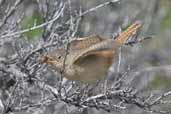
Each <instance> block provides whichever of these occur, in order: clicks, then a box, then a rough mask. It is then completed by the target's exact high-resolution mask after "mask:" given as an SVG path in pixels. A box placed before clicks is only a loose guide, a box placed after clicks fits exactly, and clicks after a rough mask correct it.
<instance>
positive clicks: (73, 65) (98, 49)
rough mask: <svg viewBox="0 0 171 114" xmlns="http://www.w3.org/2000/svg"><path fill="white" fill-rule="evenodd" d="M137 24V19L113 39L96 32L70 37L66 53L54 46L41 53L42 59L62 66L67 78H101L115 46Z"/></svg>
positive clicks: (120, 43) (80, 79)
mask: <svg viewBox="0 0 171 114" xmlns="http://www.w3.org/2000/svg"><path fill="white" fill-rule="evenodd" d="M140 27H141V23H140V22H139V21H137V22H135V23H133V24H132V25H131V26H130V27H128V28H127V29H126V30H125V31H123V32H122V33H121V34H120V35H119V36H118V37H117V38H116V39H115V40H113V39H105V38H102V37H100V36H98V35H91V36H89V37H83V38H79V39H77V40H73V41H71V42H70V46H69V49H68V54H67V55H66V50H65V49H63V48H62V49H57V50H55V51H54V52H53V54H49V55H48V56H46V57H44V58H43V59H42V63H46V64H51V65H53V66H55V68H56V70H57V71H62V70H63V76H64V77H66V78H68V79H69V80H74V81H80V82H83V83H93V82H97V81H99V80H103V79H105V77H106V75H107V72H108V69H109V67H110V66H111V64H112V62H113V61H112V60H113V57H114V56H115V55H117V54H118V48H119V47H121V46H122V45H123V44H124V43H125V42H126V41H127V40H128V39H129V38H130V37H131V36H133V35H135V33H136V32H137V30H138V29H139V28H140ZM65 56H66V59H65V65H64V58H65ZM63 66H65V68H64V67H63Z"/></svg>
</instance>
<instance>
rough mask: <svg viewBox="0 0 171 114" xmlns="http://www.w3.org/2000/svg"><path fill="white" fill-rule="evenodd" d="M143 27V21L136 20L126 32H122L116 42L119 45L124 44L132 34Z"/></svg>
mask: <svg viewBox="0 0 171 114" xmlns="http://www.w3.org/2000/svg"><path fill="white" fill-rule="evenodd" d="M140 27H141V22H140V21H136V22H135V23H133V24H132V25H131V26H130V27H128V28H127V29H126V30H125V31H124V32H122V33H121V34H120V35H119V36H118V37H117V38H116V40H115V41H116V42H117V44H118V45H123V44H124V43H125V42H126V41H127V40H128V39H129V38H130V37H131V36H133V35H134V34H136V32H137V30H138V29H139V28H140Z"/></svg>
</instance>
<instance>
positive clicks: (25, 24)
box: [21, 12, 43, 40]
mask: <svg viewBox="0 0 171 114" xmlns="http://www.w3.org/2000/svg"><path fill="white" fill-rule="evenodd" d="M42 23H43V19H42V16H41V15H40V13H38V12H34V13H33V15H32V16H30V17H25V18H24V19H23V21H22V22H21V26H22V28H23V29H28V28H31V27H34V26H36V25H40V24H42ZM42 32H43V29H42V28H38V29H35V30H32V31H28V32H25V33H24V35H25V36H26V37H27V38H28V40H36V39H37V38H40V37H41V35H42Z"/></svg>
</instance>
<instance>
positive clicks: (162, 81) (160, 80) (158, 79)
mask: <svg viewBox="0 0 171 114" xmlns="http://www.w3.org/2000/svg"><path fill="white" fill-rule="evenodd" d="M150 85H151V87H153V88H161V87H164V88H168V89H170V88H171V78H170V77H167V76H165V75H157V76H155V78H154V79H153V80H152V82H151V84H150Z"/></svg>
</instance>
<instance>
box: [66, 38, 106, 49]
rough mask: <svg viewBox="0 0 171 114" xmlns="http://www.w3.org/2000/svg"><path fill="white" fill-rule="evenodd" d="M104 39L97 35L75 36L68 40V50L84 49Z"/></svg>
mask: <svg viewBox="0 0 171 114" xmlns="http://www.w3.org/2000/svg"><path fill="white" fill-rule="evenodd" d="M104 40H106V39H104V38H102V37H100V36H99V35H91V36H88V37H82V38H77V39H76V40H72V41H71V42H70V46H69V47H70V50H73V51H76V50H81V49H86V48H88V47H90V46H92V45H94V44H96V43H99V42H101V41H104Z"/></svg>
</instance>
